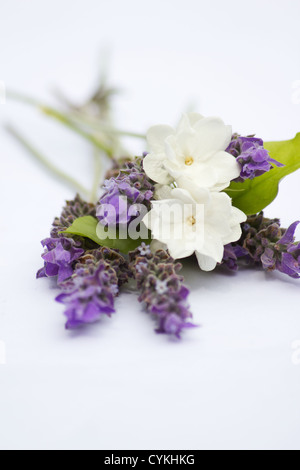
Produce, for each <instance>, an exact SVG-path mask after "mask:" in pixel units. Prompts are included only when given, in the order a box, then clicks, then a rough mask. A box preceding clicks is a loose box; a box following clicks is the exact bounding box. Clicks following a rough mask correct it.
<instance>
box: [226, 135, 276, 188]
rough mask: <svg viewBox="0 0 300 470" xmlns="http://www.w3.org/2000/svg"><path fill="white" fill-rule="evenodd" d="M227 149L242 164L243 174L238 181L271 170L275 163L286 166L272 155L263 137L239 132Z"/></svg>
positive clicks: (252, 177)
mask: <svg viewBox="0 0 300 470" xmlns="http://www.w3.org/2000/svg"><path fill="white" fill-rule="evenodd" d="M226 151H227V152H228V153H230V154H231V155H233V156H234V157H235V158H236V159H237V161H238V163H239V164H240V165H241V174H240V176H239V178H237V179H236V180H235V181H236V182H243V181H245V180H247V179H251V180H252V179H254V178H256V177H257V176H261V175H263V174H264V173H266V172H268V171H270V170H271V168H273V165H276V166H278V167H283V166H284V165H282V163H279V162H277V161H276V160H274V159H273V158H271V157H270V155H269V152H268V151H267V150H266V149H265V148H264V142H263V140H262V139H259V138H256V137H253V136H249V137H241V136H240V135H239V134H233V136H232V140H231V142H230V144H229V147H228V148H227V150H226Z"/></svg>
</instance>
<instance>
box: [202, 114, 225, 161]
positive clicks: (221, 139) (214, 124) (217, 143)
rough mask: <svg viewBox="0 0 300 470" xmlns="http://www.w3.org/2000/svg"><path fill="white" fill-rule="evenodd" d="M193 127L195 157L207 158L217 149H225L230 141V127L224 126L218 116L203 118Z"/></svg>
mask: <svg viewBox="0 0 300 470" xmlns="http://www.w3.org/2000/svg"><path fill="white" fill-rule="evenodd" d="M194 128H195V131H196V135H197V139H196V140H195V149H194V152H195V157H197V158H204V159H205V158H209V157H211V156H212V155H213V154H214V153H216V152H218V151H219V150H226V149H227V147H228V145H229V144H230V142H231V137H232V127H231V126H226V125H225V124H224V122H223V121H222V119H220V118H214V117H208V118H204V119H202V120H201V121H198V122H197V123H196V124H195V126H194Z"/></svg>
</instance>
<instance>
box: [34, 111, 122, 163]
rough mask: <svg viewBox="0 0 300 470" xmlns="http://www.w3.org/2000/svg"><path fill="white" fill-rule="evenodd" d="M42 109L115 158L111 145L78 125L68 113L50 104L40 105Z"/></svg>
mask: <svg viewBox="0 0 300 470" xmlns="http://www.w3.org/2000/svg"><path fill="white" fill-rule="evenodd" d="M40 110H41V111H42V112H43V113H44V114H46V116H50V117H52V118H53V119H56V120H57V121H59V122H60V123H62V124H64V125H65V126H66V127H68V128H69V129H71V130H73V131H75V132H76V133H77V134H79V135H81V136H82V137H84V138H85V139H87V140H89V141H90V142H91V143H92V144H93V145H94V146H95V147H97V148H99V149H100V150H102V151H103V152H105V153H106V154H107V155H108V156H109V157H110V158H113V152H112V149H111V148H110V147H108V146H107V145H105V144H104V143H103V142H101V141H100V140H99V139H98V138H97V137H96V136H95V135H93V134H90V133H89V132H86V131H84V130H83V129H81V128H80V127H78V126H77V125H76V124H75V123H74V122H73V121H72V119H70V118H69V116H68V115H67V114H64V113H61V112H60V111H57V110H56V109H53V108H49V107H48V106H42V107H40Z"/></svg>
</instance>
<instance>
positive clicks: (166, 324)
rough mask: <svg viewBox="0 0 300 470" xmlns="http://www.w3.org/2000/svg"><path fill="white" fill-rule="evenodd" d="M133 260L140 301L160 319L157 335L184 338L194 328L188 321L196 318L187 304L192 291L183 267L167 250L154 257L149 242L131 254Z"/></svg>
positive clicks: (132, 265) (131, 264) (131, 263)
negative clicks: (185, 278)
mask: <svg viewBox="0 0 300 470" xmlns="http://www.w3.org/2000/svg"><path fill="white" fill-rule="evenodd" d="M129 261H130V267H131V269H132V272H133V274H134V277H135V279H136V281H137V288H138V290H139V291H140V296H139V302H143V303H144V304H145V307H146V310H147V311H148V312H149V313H151V314H152V315H154V316H155V317H156V319H157V322H158V327H157V329H156V332H157V333H165V334H170V335H175V336H176V337H177V338H180V334H181V332H182V330H183V329H185V328H191V327H194V326H195V325H194V324H192V323H190V322H188V321H187V320H188V319H190V318H192V314H191V312H190V311H189V306H188V303H187V297H188V295H189V290H188V289H187V288H186V287H185V286H184V285H183V284H182V282H183V278H182V277H181V276H179V275H178V273H179V271H180V270H181V268H182V265H181V264H180V263H175V262H174V260H173V258H171V257H170V256H169V254H168V253H167V252H166V251H164V250H159V251H157V252H156V253H155V254H152V253H151V251H150V247H149V246H147V245H145V243H142V245H141V246H140V247H139V248H137V250H135V251H134V252H131V253H130V254H129Z"/></svg>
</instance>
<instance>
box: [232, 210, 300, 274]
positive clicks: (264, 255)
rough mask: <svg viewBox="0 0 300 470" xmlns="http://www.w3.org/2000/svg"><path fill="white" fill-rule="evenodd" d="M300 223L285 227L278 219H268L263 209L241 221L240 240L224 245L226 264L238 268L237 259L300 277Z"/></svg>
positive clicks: (234, 268)
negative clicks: (298, 235)
mask: <svg viewBox="0 0 300 470" xmlns="http://www.w3.org/2000/svg"><path fill="white" fill-rule="evenodd" d="M299 223H300V222H294V223H293V224H292V225H291V226H290V227H289V228H288V229H284V228H282V227H281V226H280V220H279V219H267V218H265V217H264V214H263V212H261V213H260V214H257V215H253V216H250V217H248V219H247V222H245V223H244V224H242V237H241V239H240V240H239V241H238V242H236V243H232V244H231V245H228V246H227V247H225V251H224V259H223V263H224V264H225V265H227V267H228V268H229V269H233V270H236V269H237V266H238V262H240V261H245V262H246V263H247V264H253V265H256V266H261V267H262V268H263V269H265V270H266V271H274V270H277V271H280V272H282V273H284V274H287V275H288V276H290V277H293V278H295V279H298V278H300V243H299V242H298V243H297V242H295V231H296V229H297V227H298V225H299Z"/></svg>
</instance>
